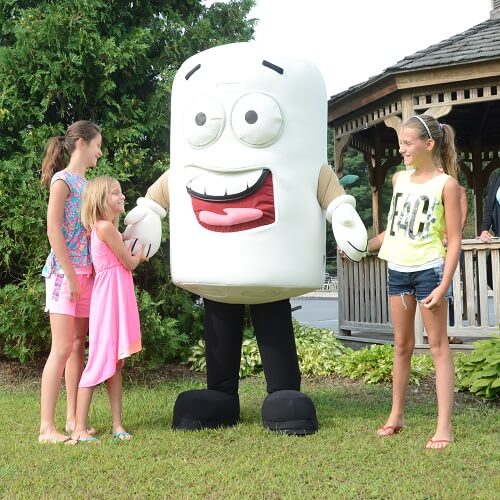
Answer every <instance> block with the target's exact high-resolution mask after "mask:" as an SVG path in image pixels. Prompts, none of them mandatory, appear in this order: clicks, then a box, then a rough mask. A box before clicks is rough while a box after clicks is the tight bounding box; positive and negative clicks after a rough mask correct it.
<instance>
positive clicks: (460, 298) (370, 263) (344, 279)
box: [338, 239, 500, 347]
mask: <svg viewBox="0 0 500 500" xmlns="http://www.w3.org/2000/svg"><path fill="white" fill-rule="evenodd" d="M462 251H463V258H462V259H461V262H462V265H461V266H457V270H456V271H455V275H454V277H453V297H454V301H453V312H454V316H455V324H454V325H453V326H449V328H448V332H449V335H450V336H451V335H453V336H457V337H487V336H489V335H491V334H492V333H498V332H499V324H500V242H495V243H489V244H487V243H482V242H480V241H478V240H475V239H474V240H462ZM488 255H490V256H491V269H492V281H493V291H491V289H490V288H489V287H488V284H487V259H488ZM338 282H339V286H338V287H339V294H338V297H339V330H340V333H341V334H344V335H345V334H349V333H350V332H351V331H359V332H363V331H365V332H366V331H368V332H375V333H376V332H383V333H392V325H391V317H390V310H389V306H388V300H387V265H386V262H385V261H383V260H380V259H379V258H378V257H376V256H369V257H366V258H365V259H363V260H362V261H361V262H359V263H354V262H350V261H348V260H347V259H344V260H342V261H341V260H340V259H339V261H338ZM424 336H425V331H424V329H423V325H422V321H421V319H420V317H419V315H417V318H416V322H415V341H416V342H415V343H416V346H417V347H418V346H426V345H427V344H426V343H425V342H424Z"/></svg>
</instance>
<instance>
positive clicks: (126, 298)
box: [72, 176, 146, 441]
mask: <svg viewBox="0 0 500 500" xmlns="http://www.w3.org/2000/svg"><path fill="white" fill-rule="evenodd" d="M124 204H125V196H123V194H122V191H121V188H120V184H119V183H118V181H117V180H116V179H113V178H112V177H106V176H103V177H97V178H95V179H92V180H91V181H89V183H88V185H87V187H86V189H85V192H84V195H83V201H82V222H83V225H84V226H85V228H86V229H88V230H91V236H90V248H91V254H92V263H93V265H94V269H95V281H94V288H93V290H92V298H91V301H90V321H89V358H88V361H87V365H86V367H85V370H84V372H83V374H82V378H81V380H80V385H79V389H78V398H77V407H76V426H75V430H74V432H73V434H72V438H73V439H77V440H78V441H97V439H96V438H95V437H93V436H91V435H90V434H89V433H88V432H87V418H88V412H89V407H90V402H91V400H92V394H93V391H94V387H95V386H96V385H97V384H100V383H101V382H104V381H106V384H107V386H108V396H109V401H110V406H111V414H112V417H113V436H114V437H115V438H117V439H121V440H129V439H130V438H131V437H132V436H131V435H130V434H129V433H128V432H127V431H126V430H125V429H124V428H123V426H122V422H121V401H122V379H121V369H122V366H123V364H124V359H125V358H127V357H128V356H130V355H132V354H134V353H136V352H139V351H140V350H141V330H140V324H139V312H138V309H137V302H136V299H135V293H134V281H133V278H132V272H131V271H133V270H134V269H135V268H136V267H137V266H138V265H139V264H140V263H141V262H143V261H144V260H146V258H145V257H143V252H142V248H141V249H140V251H139V252H138V254H137V255H135V256H134V255H131V253H130V250H129V249H128V248H127V247H126V246H125V244H124V242H123V240H122V236H121V234H120V233H119V231H118V229H117V226H118V219H119V216H120V214H121V213H122V212H123V211H124V209H125V205H124Z"/></svg>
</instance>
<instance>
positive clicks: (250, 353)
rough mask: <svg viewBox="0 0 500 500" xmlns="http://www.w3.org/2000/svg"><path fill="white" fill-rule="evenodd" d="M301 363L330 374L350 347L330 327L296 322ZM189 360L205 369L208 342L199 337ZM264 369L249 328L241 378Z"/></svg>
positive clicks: (316, 372) (309, 372)
mask: <svg viewBox="0 0 500 500" xmlns="http://www.w3.org/2000/svg"><path fill="white" fill-rule="evenodd" d="M293 326H294V330H295V342H296V345H297V355H298V359H299V367H300V370H301V372H302V374H304V375H317V376H322V375H330V374H331V373H333V372H334V371H335V366H336V360H337V358H338V357H339V356H340V355H341V354H342V353H344V352H346V351H347V350H348V349H347V348H346V347H344V346H343V345H342V343H341V342H340V341H339V340H337V339H335V337H334V336H333V334H332V332H331V331H330V330H324V329H319V328H312V327H308V326H303V325H300V324H299V323H297V322H296V321H294V322H293ZM186 363H187V364H188V365H189V366H190V367H191V369H193V370H195V371H204V370H205V368H206V361H205V343H204V341H203V340H199V341H198V342H197V343H196V344H195V345H194V346H193V347H191V349H190V354H189V357H188V358H187V360H186ZM261 372H262V360H261V357H260V352H259V348H258V346H257V340H256V339H255V337H254V333H253V330H252V329H251V328H247V329H245V332H244V335H243V343H242V347H241V363H240V378H243V377H246V376H248V375H256V374H259V373H261Z"/></svg>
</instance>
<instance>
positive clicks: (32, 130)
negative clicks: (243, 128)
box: [0, 0, 254, 352]
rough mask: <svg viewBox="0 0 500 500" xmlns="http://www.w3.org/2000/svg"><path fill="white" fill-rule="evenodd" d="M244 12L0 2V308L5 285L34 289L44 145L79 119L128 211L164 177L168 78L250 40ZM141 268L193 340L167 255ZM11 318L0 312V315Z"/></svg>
mask: <svg viewBox="0 0 500 500" xmlns="http://www.w3.org/2000/svg"><path fill="white" fill-rule="evenodd" d="M253 3H254V2H253V0H233V1H231V2H229V3H215V4H213V5H211V6H210V7H208V8H207V7H206V6H205V5H204V4H203V2H202V1H201V0H182V1H181V0H78V1H76V0H45V1H30V0H0V26H1V28H0V213H1V223H0V299H2V297H3V298H4V300H6V299H5V297H6V295H7V292H6V291H5V290H3V289H4V288H5V287H6V286H8V287H9V288H8V291H9V292H8V293H9V294H10V295H12V293H13V291H14V290H15V289H13V288H12V286H15V287H21V288H23V289H24V290H25V291H26V290H32V289H33V287H34V288H35V289H36V290H39V288H40V284H41V283H42V278H41V276H40V271H41V268H42V266H43V263H44V260H45V257H46V255H47V254H48V251H49V245H48V241H47V237H46V234H45V225H46V221H45V217H46V207H47V198H48V193H47V191H46V190H43V189H42V187H41V185H40V165H41V160H42V157H43V154H44V148H45V144H46V141H47V139H48V138H49V137H51V136H53V135H58V134H63V133H64V131H65V129H66V128H67V126H68V125H70V124H71V123H73V122H74V121H76V120H79V119H90V120H93V121H94V122H96V123H97V124H99V125H100V126H101V127H102V134H103V153H104V155H103V158H102V159H101V160H100V161H99V164H98V167H97V169H96V170H95V172H92V173H91V175H102V174H109V175H113V176H114V177H116V178H118V179H119V180H120V181H121V183H122V188H123V189H124V193H125V195H126V196H127V200H128V202H127V205H128V209H130V208H132V207H133V206H134V205H135V199H136V198H137V197H138V196H142V195H144V193H145V192H146V189H147V187H148V186H149V185H150V184H151V183H152V182H153V181H154V180H155V179H156V178H157V177H159V176H160V175H161V174H162V173H163V172H164V171H165V170H166V169H167V168H168V166H169V158H168V151H169V124H170V113H169V109H170V92H171V85H172V80H173V77H174V75H175V72H176V70H177V68H178V67H179V66H180V65H181V63H182V62H183V61H184V60H185V59H187V58H188V57H190V56H191V55H193V54H194V53H197V52H199V51H202V50H204V49H207V48H209V47H212V46H215V45H220V44H223V43H229V42H236V41H247V40H249V39H251V38H252V35H253V25H254V21H253V20H249V19H248V13H249V11H250V9H251V8H252V6H253ZM164 234H165V238H168V228H165V231H164ZM141 268H142V269H141V270H140V271H139V272H138V275H137V277H136V283H137V284H138V285H139V288H141V289H142V290H146V291H147V292H148V293H149V295H150V296H151V300H152V301H153V302H154V303H155V304H158V308H159V309H160V312H161V315H162V316H165V317H166V316H172V317H175V318H177V319H178V321H179V322H180V323H179V327H180V329H181V331H185V332H190V331H191V330H192V329H193V324H192V323H193V317H192V313H191V310H192V309H193V308H192V307H191V298H190V297H189V295H188V294H187V293H185V292H183V291H181V290H174V288H173V286H172V285H171V284H170V281H169V270H168V244H164V245H163V246H162V251H161V252H160V254H159V255H158V256H157V257H156V258H155V259H152V261H151V262H150V263H147V264H145V265H143V266H141ZM2 292H3V294H2ZM25 295H26V300H27V301H28V302H29V301H30V300H31V303H27V304H25V306H26V307H25V309H23V311H29V314H39V315H42V312H41V311H42V307H43V305H42V304H39V303H38V301H40V300H42V299H41V292H40V293H38V294H34V295H33V296H30V295H29V294H28V293H26V294H25ZM21 296H22V295H21ZM155 301H156V302H155ZM0 305H2V303H1V302H0ZM37 311H38V312H37ZM10 313H11V311H9V310H8V308H7V307H2V313H0V315H1V314H4V315H9V314H10ZM26 314H27V315H28V313H27V312H26ZM1 320H2V318H1V317H0V321H1ZM2 332H3V330H0V349H2V346H5V343H6V340H5V337H2V335H3V333H2ZM24 333H26V332H24ZM3 350H4V352H5V349H3Z"/></svg>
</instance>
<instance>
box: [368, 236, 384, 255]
mask: <svg viewBox="0 0 500 500" xmlns="http://www.w3.org/2000/svg"><path fill="white" fill-rule="evenodd" d="M384 236H385V231H382V232H381V233H380V234H377V236H375V237H373V238H372V239H370V240H368V248H367V250H368V253H373V252H378V251H379V250H380V247H381V246H382V243H383V242H384Z"/></svg>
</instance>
